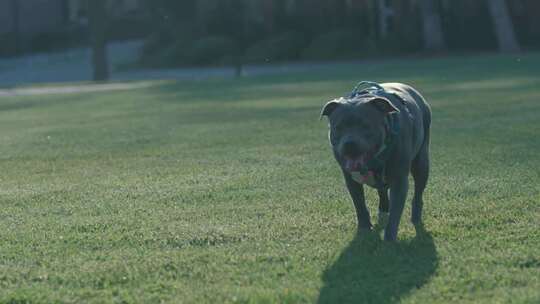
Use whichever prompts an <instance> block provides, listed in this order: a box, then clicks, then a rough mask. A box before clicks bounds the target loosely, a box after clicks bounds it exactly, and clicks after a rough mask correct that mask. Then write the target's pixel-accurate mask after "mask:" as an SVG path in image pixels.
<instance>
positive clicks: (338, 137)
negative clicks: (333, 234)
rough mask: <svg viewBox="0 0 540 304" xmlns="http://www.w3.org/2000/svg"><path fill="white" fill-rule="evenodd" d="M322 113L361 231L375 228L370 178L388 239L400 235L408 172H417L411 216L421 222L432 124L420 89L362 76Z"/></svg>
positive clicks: (385, 235)
mask: <svg viewBox="0 0 540 304" xmlns="http://www.w3.org/2000/svg"><path fill="white" fill-rule="evenodd" d="M362 88H363V89H362ZM322 116H327V117H328V119H329V127H330V132H329V139H330V143H331V145H332V149H333V152H334V156H335V158H336V160H337V162H338V163H339V165H340V167H341V170H342V172H343V176H344V177H345V183H346V184H347V189H348V190H349V193H350V194H351V197H352V200H353V203H354V206H355V208H356V215H357V218H358V229H359V231H361V230H370V229H371V222H370V216H369V211H368V209H367V207H366V203H365V198H364V187H363V185H364V184H367V185H369V186H372V187H374V188H376V189H377V192H378V194H379V220H380V221H381V218H385V217H388V223H387V226H386V229H385V232H384V239H385V240H387V241H394V240H396V238H397V233H398V226H399V221H400V218H401V214H402V213H403V208H404V206H405V200H406V198H407V191H408V189H409V178H408V177H409V172H411V174H412V176H413V178H414V197H413V200H412V216H411V221H412V222H413V224H415V225H418V224H421V221H422V205H423V201H422V194H423V192H424V189H425V187H426V183H427V180H428V175H429V130H430V124H431V110H430V107H429V105H428V103H427V102H426V101H425V99H424V98H423V97H422V95H420V93H418V92H417V91H416V90H415V89H413V88H412V87H410V86H408V85H405V84H400V83H383V84H380V85H379V84H377V83H373V82H361V83H360V84H359V85H358V86H357V87H356V88H355V90H354V91H353V92H352V93H351V95H350V96H347V97H342V98H339V99H335V100H332V101H330V102H328V103H327V104H326V105H325V106H324V107H323V109H322V112H321V117H322ZM388 192H390V199H388ZM388 212H389V214H388Z"/></svg>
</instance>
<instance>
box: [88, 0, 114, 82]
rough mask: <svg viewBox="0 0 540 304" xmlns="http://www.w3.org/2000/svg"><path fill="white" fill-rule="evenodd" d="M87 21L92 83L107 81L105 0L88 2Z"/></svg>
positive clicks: (90, 0)
mask: <svg viewBox="0 0 540 304" xmlns="http://www.w3.org/2000/svg"><path fill="white" fill-rule="evenodd" d="M88 17H89V18H88V21H89V23H90V36H91V40H92V65H93V68H94V77H93V79H94V81H105V80H107V79H109V64H108V60H107V11H106V7H105V0H89V1H88Z"/></svg>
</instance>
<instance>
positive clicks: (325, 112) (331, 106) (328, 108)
mask: <svg viewBox="0 0 540 304" xmlns="http://www.w3.org/2000/svg"><path fill="white" fill-rule="evenodd" d="M342 100H343V98H340V99H334V100H331V101H329V102H327V103H326V104H325V105H324V107H323V108H322V111H321V116H320V117H319V119H322V118H323V116H326V117H328V116H330V114H332V112H334V110H335V109H337V107H339V106H340V105H341V104H342V103H343V102H342Z"/></svg>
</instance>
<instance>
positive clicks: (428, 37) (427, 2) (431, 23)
mask: <svg viewBox="0 0 540 304" xmlns="http://www.w3.org/2000/svg"><path fill="white" fill-rule="evenodd" d="M420 10H421V12H422V27H423V34H424V48H425V49H426V50H428V51H434V52H437V51H442V50H444V49H446V43H445V41H444V35H443V31H442V26H441V16H440V15H439V11H438V9H437V5H436V3H435V0H420Z"/></svg>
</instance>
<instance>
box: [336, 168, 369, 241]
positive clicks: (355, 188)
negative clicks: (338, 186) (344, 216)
mask: <svg viewBox="0 0 540 304" xmlns="http://www.w3.org/2000/svg"><path fill="white" fill-rule="evenodd" d="M343 175H344V176H345V183H346V184H347V189H349V193H350V194H351V198H352V200H353V203H354V208H355V209H356V217H357V219H358V232H361V231H365V230H371V221H370V219H369V211H368V209H367V206H366V199H365V196H364V186H362V185H361V184H359V183H357V182H355V181H354V180H353V179H352V177H351V175H350V174H349V173H347V172H343Z"/></svg>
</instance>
